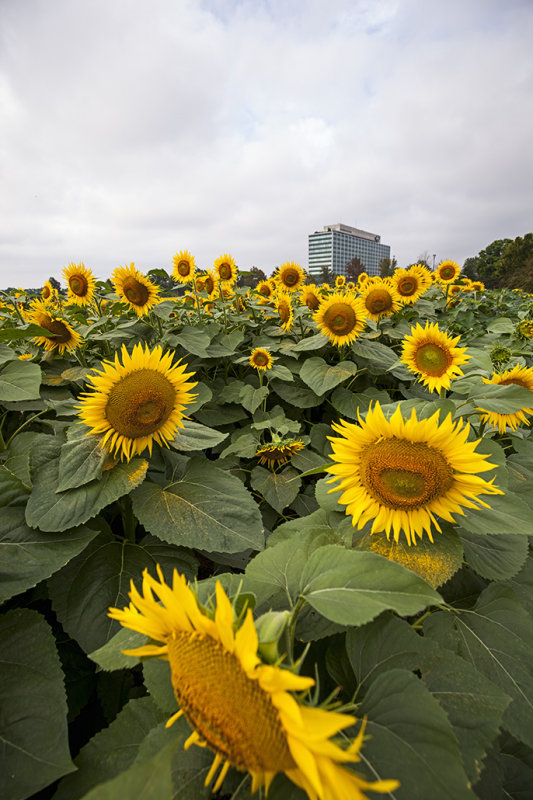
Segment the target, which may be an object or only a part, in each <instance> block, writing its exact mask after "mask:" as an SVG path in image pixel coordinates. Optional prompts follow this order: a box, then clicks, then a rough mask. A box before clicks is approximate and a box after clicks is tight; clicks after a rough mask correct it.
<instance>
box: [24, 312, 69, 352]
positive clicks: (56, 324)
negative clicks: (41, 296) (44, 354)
mask: <svg viewBox="0 0 533 800" xmlns="http://www.w3.org/2000/svg"><path fill="white" fill-rule="evenodd" d="M25 316H26V319H27V320H28V322H34V323H35V324H36V325H40V327H41V328H45V329H46V330H47V331H49V332H50V334H51V335H50V336H47V335H46V334H43V335H42V336H35V337H34V338H33V339H32V341H34V342H35V343H36V344H38V345H42V346H43V347H44V349H45V350H48V351H52V350H57V351H58V353H59V354H60V355H63V353H64V352H65V350H68V351H69V352H72V351H73V350H75V349H76V348H77V347H79V346H80V345H81V344H82V343H83V339H82V338H81V336H80V335H79V333H76V331H75V330H74V328H72V327H71V325H69V323H68V322H67V321H66V320H65V319H63V318H62V317H59V316H57V314H55V313H54V311H53V310H52V309H50V308H49V307H48V306H46V305H45V304H44V303H42V302H41V301H39V300H34V301H33V303H32V304H31V306H30V309H29V311H28V313H27V314H26V315H25Z"/></svg>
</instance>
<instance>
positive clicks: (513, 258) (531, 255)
mask: <svg viewBox="0 0 533 800" xmlns="http://www.w3.org/2000/svg"><path fill="white" fill-rule="evenodd" d="M531 259H533V233H526V234H525V236H524V237H523V238H522V236H517V237H516V239H514V240H513V241H512V242H511V241H510V242H509V243H508V244H507V245H506V246H505V248H504V249H503V252H502V254H501V256H500V258H499V259H498V262H497V264H496V270H495V271H496V274H497V275H498V277H500V278H506V277H507V276H508V275H511V274H512V273H514V272H517V271H519V270H521V269H523V268H524V266H525V265H526V263H527V262H528V261H529V260H531Z"/></svg>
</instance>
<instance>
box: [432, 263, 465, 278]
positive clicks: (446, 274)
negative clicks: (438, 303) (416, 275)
mask: <svg viewBox="0 0 533 800" xmlns="http://www.w3.org/2000/svg"><path fill="white" fill-rule="evenodd" d="M460 272H461V267H460V266H459V264H456V263H455V261H441V263H440V264H439V266H438V267H437V269H436V271H435V275H436V278H437V279H438V280H439V281H441V282H442V283H452V281H455V280H456V279H457V278H458V277H459V274H460Z"/></svg>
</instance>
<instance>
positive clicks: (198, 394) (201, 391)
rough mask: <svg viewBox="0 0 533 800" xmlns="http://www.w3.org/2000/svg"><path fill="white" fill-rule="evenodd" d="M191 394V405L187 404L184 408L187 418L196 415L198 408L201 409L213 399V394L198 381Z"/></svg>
mask: <svg viewBox="0 0 533 800" xmlns="http://www.w3.org/2000/svg"><path fill="white" fill-rule="evenodd" d="M192 394H193V395H194V400H193V401H192V403H189V404H188V405H187V406H186V408H185V412H186V414H187V416H190V415H191V414H196V412H197V411H198V409H199V408H201V407H202V406H203V405H205V403H208V402H209V401H210V400H211V398H212V397H213V392H212V391H211V389H210V388H209V386H206V384H205V383H202V382H201V381H199V382H198V383H197V384H196V386H195V387H194V389H193V390H192Z"/></svg>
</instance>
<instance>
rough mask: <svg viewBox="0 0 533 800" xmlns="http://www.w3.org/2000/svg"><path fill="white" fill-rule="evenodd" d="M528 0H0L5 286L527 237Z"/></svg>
mask: <svg viewBox="0 0 533 800" xmlns="http://www.w3.org/2000/svg"><path fill="white" fill-rule="evenodd" d="M532 41H533V2H532V0H447V2H445V3H432V2H429V1H428V0H154V1H153V2H152V3H148V2H146V0H90V1H89V2H88V1H87V0H1V3H0V287H5V286H7V285H13V284H14V285H19V286H25V287H37V286H40V285H42V283H43V281H44V280H45V279H46V278H48V277H49V275H54V276H55V277H58V278H59V277H60V275H61V270H62V268H63V267H64V266H65V265H66V264H67V263H69V262H70V261H74V262H81V261H83V262H84V263H85V265H86V266H89V267H91V268H92V269H93V270H94V271H95V273H96V274H97V275H98V276H99V277H101V278H106V277H108V276H109V275H110V274H111V272H112V270H113V269H114V268H115V267H117V266H121V265H124V264H129V263H131V262H134V263H135V265H136V266H137V268H139V269H141V270H147V269H150V268H151V267H165V268H166V269H167V270H169V271H170V269H171V261H172V256H173V255H174V253H175V252H176V251H178V250H182V249H188V250H190V251H191V252H192V253H193V254H194V255H195V257H196V261H197V264H198V265H199V266H201V267H206V266H211V265H212V262H213V260H214V259H215V258H216V257H217V256H218V255H219V254H221V253H230V254H232V255H233V256H234V258H235V259H236V260H237V263H238V264H239V266H240V267H241V268H243V269H244V268H249V267H250V266H251V265H254V264H255V265H256V266H259V267H261V268H262V269H264V270H265V272H267V273H270V272H271V271H272V270H273V268H274V267H275V266H276V265H278V264H279V263H281V262H283V261H287V260H294V261H298V262H299V263H301V264H302V265H304V266H306V265H307V236H308V234H309V233H312V232H313V231H315V230H318V229H321V228H322V227H323V226H324V225H326V224H329V223H335V222H344V223H347V224H349V225H355V226H357V227H359V228H363V229H365V230H368V231H371V232H373V233H379V234H381V237H382V241H383V242H384V243H385V244H390V246H391V250H392V253H393V254H395V255H396V257H397V258H398V261H399V263H400V265H406V264H408V263H411V262H412V261H414V260H416V259H417V258H418V257H419V256H420V255H421V254H422V253H424V252H428V253H430V254H433V253H436V256H437V262H438V261H439V260H440V259H442V258H445V257H446V258H453V259H455V260H457V261H459V262H460V263H462V262H463V261H464V259H465V258H467V257H468V256H471V255H475V254H476V253H477V252H478V251H479V250H481V249H482V248H483V247H485V246H486V245H487V244H489V243H490V242H491V241H493V240H494V239H497V238H502V237H509V238H514V237H515V236H518V235H523V234H524V233H526V232H528V231H531V230H532V229H533V180H532V175H533V146H532V142H533V105H532V102H531V97H532V94H531V92H532V88H533V48H532V47H531V42H532Z"/></svg>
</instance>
